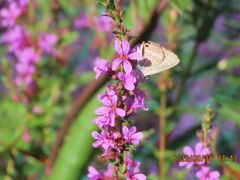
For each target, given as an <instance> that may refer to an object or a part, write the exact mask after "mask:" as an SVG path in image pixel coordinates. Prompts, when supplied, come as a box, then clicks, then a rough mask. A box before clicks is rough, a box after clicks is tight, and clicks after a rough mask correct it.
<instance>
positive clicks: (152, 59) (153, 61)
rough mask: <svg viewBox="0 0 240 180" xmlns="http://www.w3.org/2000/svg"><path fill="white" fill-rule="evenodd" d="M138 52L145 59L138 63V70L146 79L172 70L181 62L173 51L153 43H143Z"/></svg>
mask: <svg viewBox="0 0 240 180" xmlns="http://www.w3.org/2000/svg"><path fill="white" fill-rule="evenodd" d="M138 52H139V53H141V55H142V57H143V59H142V60H140V61H138V64H137V68H138V69H139V70H140V71H141V73H142V74H143V76H144V77H146V76H149V75H153V74H157V73H160V72H162V71H165V70H167V69H170V68H172V67H174V66H176V65H177V64H178V63H179V62H180V60H179V58H178V57H177V55H176V54H174V53H173V52H172V51H170V50H168V49H166V48H164V47H163V46H161V45H160V44H158V43H154V42H151V41H148V42H143V43H142V44H141V46H140V48H138Z"/></svg>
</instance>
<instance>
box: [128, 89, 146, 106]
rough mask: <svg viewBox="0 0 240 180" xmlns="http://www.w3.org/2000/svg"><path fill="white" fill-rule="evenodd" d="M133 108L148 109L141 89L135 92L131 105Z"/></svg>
mask: <svg viewBox="0 0 240 180" xmlns="http://www.w3.org/2000/svg"><path fill="white" fill-rule="evenodd" d="M131 108H132V109H133V110H138V109H143V110H144V111H148V107H147V105H146V104H145V94H144V92H142V91H136V92H135V98H134V102H133V104H132V107H131Z"/></svg>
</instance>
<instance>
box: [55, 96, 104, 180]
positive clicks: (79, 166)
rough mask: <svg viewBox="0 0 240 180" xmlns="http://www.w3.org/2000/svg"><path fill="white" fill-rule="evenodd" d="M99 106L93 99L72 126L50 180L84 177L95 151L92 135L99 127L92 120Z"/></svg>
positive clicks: (69, 179) (95, 98)
mask: <svg viewBox="0 0 240 180" xmlns="http://www.w3.org/2000/svg"><path fill="white" fill-rule="evenodd" d="M99 106H100V103H99V102H98V101H97V97H96V96H95V97H93V98H92V99H91V100H90V101H89V103H88V104H87V105H86V106H85V107H84V109H83V110H82V112H81V113H80V115H79V116H78V118H77V119H76V121H75V122H74V123H73V124H72V126H71V128H70V131H69V134H68V136H67V137H66V139H65V143H64V144H63V147H62V148H61V150H60V153H59V157H58V159H57V161H56V164H55V166H54V167H53V171H52V175H51V177H50V180H66V179H68V180H75V179H78V177H79V176H82V175H83V173H84V170H85V168H86V167H87V165H88V162H89V159H90V157H91V153H92V151H93V147H92V142H93V138H92V137H91V133H92V131H94V130H96V129H97V127H96V125H95V124H94V123H92V119H93V118H94V117H95V114H94V110H95V109H96V108H97V107H99Z"/></svg>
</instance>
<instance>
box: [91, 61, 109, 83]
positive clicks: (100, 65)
mask: <svg viewBox="0 0 240 180" xmlns="http://www.w3.org/2000/svg"><path fill="white" fill-rule="evenodd" d="M93 70H94V71H95V73H96V76H95V79H98V78H99V77H100V76H101V75H103V74H106V73H107V72H109V66H108V62H107V61H106V60H105V59H102V58H97V59H96V61H95V66H94V68H93Z"/></svg>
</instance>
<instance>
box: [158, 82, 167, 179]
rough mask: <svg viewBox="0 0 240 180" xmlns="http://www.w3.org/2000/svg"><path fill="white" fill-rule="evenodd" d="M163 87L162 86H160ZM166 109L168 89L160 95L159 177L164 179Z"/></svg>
mask: <svg viewBox="0 0 240 180" xmlns="http://www.w3.org/2000/svg"><path fill="white" fill-rule="evenodd" d="M160 86H161V85H160ZM166 108H167V97H166V89H165V88H161V95H160V114H159V129H160V133H159V135H160V137H159V139H160V148H159V153H160V154H159V155H160V156H159V175H160V177H164V169H163V167H164V159H165V148H166V137H165V128H166Z"/></svg>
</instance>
